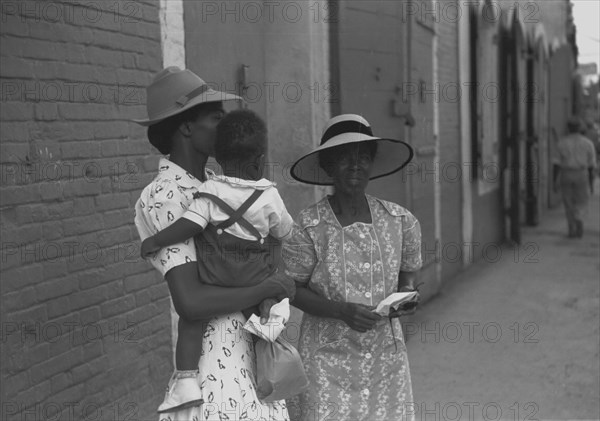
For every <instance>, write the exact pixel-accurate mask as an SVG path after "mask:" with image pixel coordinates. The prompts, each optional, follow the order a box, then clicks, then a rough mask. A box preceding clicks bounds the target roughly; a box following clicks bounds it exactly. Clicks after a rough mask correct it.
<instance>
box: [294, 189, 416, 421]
mask: <svg viewBox="0 0 600 421" xmlns="http://www.w3.org/2000/svg"><path fill="white" fill-rule="evenodd" d="M367 201H368V204H369V208H370V210H371V217H372V223H371V224H366V223H361V222H357V223H354V224H351V225H349V226H346V227H342V226H341V225H340V223H339V222H338V220H337V218H336V216H335V214H334V212H333V210H332V209H331V206H330V205H329V201H328V199H327V198H324V199H323V200H321V201H319V202H318V203H316V204H315V205H313V206H311V207H309V208H307V209H305V210H304V211H302V212H301V213H300V216H299V221H298V226H297V227H296V228H295V229H294V232H293V234H292V239H291V241H289V242H288V243H287V244H285V245H284V259H285V261H286V266H287V272H288V274H289V275H290V276H291V277H293V278H294V279H295V280H296V281H297V282H299V283H305V284H306V285H307V288H309V289H310V290H312V291H314V292H315V293H317V294H319V295H320V296H322V297H324V298H327V299H329V300H334V301H343V302H352V303H360V304H366V305H376V304H377V303H378V302H379V301H381V300H382V299H384V298H385V297H387V296H388V295H389V294H391V293H393V292H396V291H397V287H398V272H399V271H404V272H414V271H418V270H419V269H420V268H421V265H422V261H421V229H420V225H419V222H418V221H417V219H416V218H415V217H414V216H413V215H412V214H411V213H410V212H409V211H407V210H406V209H404V208H403V207H401V206H399V205H397V204H395V203H391V202H386V201H383V200H379V199H377V198H374V197H372V196H367ZM392 324H393V329H392ZM298 348H299V351H300V354H301V355H302V359H303V361H304V366H305V369H306V374H307V376H308V379H309V382H310V389H309V390H308V391H307V392H305V393H303V394H301V395H299V396H298V397H296V398H294V399H292V400H290V401H289V402H288V409H289V411H290V416H291V418H292V419H293V420H302V421H308V420H311V421H312V420H319V421H326V420H330V421H333V420H344V421H358V420H365V421H376V420H381V421H389V420H403V421H404V420H412V419H413V417H412V415H411V414H412V413H413V411H412V387H411V381H410V372H409V366H408V359H407V353H406V346H405V344H404V339H403V335H402V330H401V325H400V322H399V320H398V319H393V321H392V322H391V323H390V319H388V318H383V319H382V320H381V322H379V323H378V324H377V325H376V327H375V328H374V329H372V330H370V331H368V332H365V333H360V332H357V331H355V330H352V329H350V327H348V325H346V324H345V323H344V322H343V321H341V320H335V319H327V318H321V317H316V316H312V315H310V314H308V313H304V316H303V319H302V324H301V328H300V339H299V344H298Z"/></svg>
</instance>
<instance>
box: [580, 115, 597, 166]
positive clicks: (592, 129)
mask: <svg viewBox="0 0 600 421" xmlns="http://www.w3.org/2000/svg"><path fill="white" fill-rule="evenodd" d="M586 125H587V128H585V130H583V131H582V133H581V134H583V135H584V136H585V137H587V138H588V139H590V140H591V141H592V143H593V144H594V147H595V148H596V163H597V162H599V161H600V126H599V125H598V123H594V122H593V121H592V120H588V121H587V124H586ZM596 175H598V169H597V168H596Z"/></svg>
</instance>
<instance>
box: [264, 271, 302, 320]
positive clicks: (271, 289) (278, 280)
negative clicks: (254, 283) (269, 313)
mask: <svg viewBox="0 0 600 421" xmlns="http://www.w3.org/2000/svg"><path fill="white" fill-rule="evenodd" d="M261 286H263V287H264V288H265V290H266V297H270V298H276V299H277V301H281V300H283V299H284V298H289V299H290V301H293V300H294V296H295V295H296V283H295V282H294V280H293V279H292V278H290V277H289V276H287V275H285V274H284V273H283V272H281V271H280V272H276V273H274V274H273V275H271V276H269V277H268V278H267V279H265V280H264V281H263V282H262V283H261ZM261 314H262V312H261Z"/></svg>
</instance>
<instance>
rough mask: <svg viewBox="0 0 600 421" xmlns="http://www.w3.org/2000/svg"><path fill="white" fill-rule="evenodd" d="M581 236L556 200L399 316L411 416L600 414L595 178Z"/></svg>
mask: <svg viewBox="0 0 600 421" xmlns="http://www.w3.org/2000/svg"><path fill="white" fill-rule="evenodd" d="M596 181H597V183H596V189H595V191H596V194H595V195H594V197H593V198H592V203H591V204H590V207H589V210H588V214H587V217H586V223H585V234H584V237H583V239H578V240H577V239H568V238H566V220H565V218H564V211H563V209H562V207H560V208H557V209H554V210H551V211H548V212H547V213H546V214H544V215H543V216H542V219H541V223H540V225H539V226H537V227H530V228H525V229H524V236H523V244H522V245H521V246H520V247H519V248H509V247H507V248H503V249H502V256H501V257H500V258H499V260H498V261H495V260H496V259H497V258H498V257H499V256H498V253H497V249H494V248H492V247H490V248H488V250H487V254H486V257H485V258H484V259H483V260H482V261H481V262H478V263H476V264H474V265H473V266H472V267H471V268H469V269H468V270H467V271H466V272H464V273H463V274H461V275H459V277H458V278H456V279H453V280H450V281H448V282H447V287H446V288H445V289H443V290H442V292H441V293H440V294H439V295H438V296H437V297H435V298H433V299H432V300H431V301H429V302H427V303H425V304H424V305H423V306H422V307H421V308H420V309H419V311H418V312H417V313H416V314H415V315H414V316H412V318H411V319H410V320H407V321H406V323H405V334H406V335H407V336H408V343H407V346H408V355H409V360H410V365H411V373H412V382H413V390H414V401H415V403H414V411H415V413H416V419H417V420H418V421H425V420H427V421H431V420H435V421H442V420H453V421H459V420H514V421H516V420H543V419H549V420H565V419H586V420H591V419H596V420H597V419H600V403H599V402H600V398H599V396H600V359H599V350H600V339H599V338H600V334H599V328H600V316H599V314H600V313H599V307H600V300H599V297H600V221H599V219H600V203H599V202H600V201H599V199H600V197H599V195H598V190H599V187H600V183H598V180H596Z"/></svg>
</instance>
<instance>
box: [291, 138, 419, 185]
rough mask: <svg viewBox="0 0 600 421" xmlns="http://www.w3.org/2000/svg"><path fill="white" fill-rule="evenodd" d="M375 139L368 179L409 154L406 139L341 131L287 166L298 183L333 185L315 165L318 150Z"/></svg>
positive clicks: (404, 161)
mask: <svg viewBox="0 0 600 421" xmlns="http://www.w3.org/2000/svg"><path fill="white" fill-rule="evenodd" d="M361 142H377V153H376V155H375V157H374V159H373V165H372V167H371V176H370V177H369V180H374V179H376V178H381V177H385V176H387V175H390V174H393V173H395V172H398V171H400V170H401V169H402V168H404V167H405V166H406V165H407V164H408V163H409V162H410V161H411V160H412V158H413V155H414V152H413V148H412V147H411V146H410V145H409V144H408V143H406V142H403V141H401V140H395V139H386V138H379V137H373V136H368V135H364V134H360V133H344V134H341V135H338V136H336V137H334V138H331V139H330V140H329V141H327V142H326V143H325V144H323V145H321V146H319V147H318V148H317V149H315V150H314V151H312V152H310V153H308V154H306V155H304V156H303V157H301V158H300V159H298V160H297V161H296V162H295V163H294V165H293V166H292V169H291V175H292V177H293V178H294V179H295V180H297V181H300V182H302V183H307V184H314V185H319V186H331V185H333V179H332V178H331V177H330V176H329V175H328V174H327V173H326V172H325V170H324V169H323V168H321V166H320V165H319V154H320V153H321V152H323V151H324V150H326V149H332V148H336V147H340V146H342V145H347V144H356V143H361Z"/></svg>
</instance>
